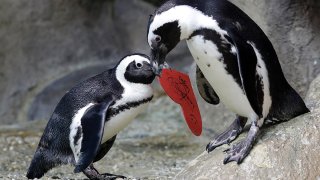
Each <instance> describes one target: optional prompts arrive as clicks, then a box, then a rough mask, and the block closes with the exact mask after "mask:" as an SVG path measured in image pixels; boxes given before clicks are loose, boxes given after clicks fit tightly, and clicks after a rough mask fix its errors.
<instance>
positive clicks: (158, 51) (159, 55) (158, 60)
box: [151, 46, 167, 76]
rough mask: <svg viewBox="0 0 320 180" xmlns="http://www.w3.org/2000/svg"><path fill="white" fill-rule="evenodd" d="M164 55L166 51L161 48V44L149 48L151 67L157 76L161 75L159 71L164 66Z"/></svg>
mask: <svg viewBox="0 0 320 180" xmlns="http://www.w3.org/2000/svg"><path fill="white" fill-rule="evenodd" d="M164 49H165V48H164ZM166 55H167V53H166V51H165V50H163V49H162V48H161V46H160V47H159V48H153V49H151V63H152V69H153V72H154V73H155V74H156V75H157V76H160V75H161V71H162V69H163V68H164V64H165V58H166Z"/></svg>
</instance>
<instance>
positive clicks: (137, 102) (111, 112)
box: [107, 96, 153, 120]
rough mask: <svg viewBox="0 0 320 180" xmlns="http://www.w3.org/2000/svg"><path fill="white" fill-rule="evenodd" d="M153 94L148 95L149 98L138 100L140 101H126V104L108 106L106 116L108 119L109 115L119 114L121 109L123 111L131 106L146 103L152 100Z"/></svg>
mask: <svg viewBox="0 0 320 180" xmlns="http://www.w3.org/2000/svg"><path fill="white" fill-rule="evenodd" d="M152 98H153V96H151V97H149V98H146V99H143V100H140V101H135V102H128V103H126V104H123V105H120V106H117V107H116V108H110V109H109V110H108V112H107V117H108V119H107V120H109V119H110V118H111V117H113V116H115V115H117V114H119V113H120V112H122V111H125V110H129V109H131V108H134V107H138V106H140V105H141V104H145V103H148V102H150V101H151V100H152Z"/></svg>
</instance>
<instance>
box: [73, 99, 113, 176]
mask: <svg viewBox="0 0 320 180" xmlns="http://www.w3.org/2000/svg"><path fill="white" fill-rule="evenodd" d="M112 102H113V98H112V97H111V96H108V97H107V98H106V99H105V100H104V101H103V102H101V103H98V104H95V105H93V106H92V107H90V108H89V109H88V110H87V112H86V113H85V114H84V115H83V117H82V118H81V126H82V133H83V137H82V138H83V139H82V144H81V149H80V156H79V160H78V161H77V162H76V167H75V169H74V172H75V173H78V172H81V171H83V170H85V169H86V168H87V167H88V166H89V165H90V164H91V163H92V162H93V160H94V158H95V156H96V155H97V152H98V150H99V146H100V143H101V139H102V135H103V131H104V124H105V115H106V112H107V110H108V108H109V106H110V104H111V103H112Z"/></svg>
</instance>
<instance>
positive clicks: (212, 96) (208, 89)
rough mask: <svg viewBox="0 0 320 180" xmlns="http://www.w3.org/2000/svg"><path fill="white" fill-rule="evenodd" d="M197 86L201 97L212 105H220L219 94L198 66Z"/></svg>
mask: <svg viewBox="0 0 320 180" xmlns="http://www.w3.org/2000/svg"><path fill="white" fill-rule="evenodd" d="M196 74H197V86H198V91H199V93H200V95H201V97H202V98H203V99H204V100H205V101H206V102H208V103H210V104H215V105H216V104H219V102H220V99H219V96H218V95H217V93H216V92H215V91H214V90H213V88H212V86H211V85H210V83H209V82H208V80H207V79H206V78H205V77H204V75H203V73H202V71H201V70H200V68H199V67H198V66H197V72H196Z"/></svg>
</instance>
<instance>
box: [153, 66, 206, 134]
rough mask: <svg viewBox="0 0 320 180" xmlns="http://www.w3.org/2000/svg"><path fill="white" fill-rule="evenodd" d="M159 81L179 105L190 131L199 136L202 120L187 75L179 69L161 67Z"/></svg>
mask: <svg viewBox="0 0 320 180" xmlns="http://www.w3.org/2000/svg"><path fill="white" fill-rule="evenodd" d="M159 82H160V84H161V86H162V88H163V89H164V91H165V92H166V93H167V95H168V96H169V97H170V98H171V99H172V100H173V101H174V102H176V103H177V104H179V105H180V106H181V108H182V112H183V115H184V118H185V120H186V122H187V124H188V126H189V128H190V130H191V132H192V133H193V134H194V135H196V136H200V135H201V132H202V120H201V115H200V111H199V107H198V103H197V101H196V97H195V95H194V92H193V89H192V86H191V81H190V78H189V76H188V75H187V74H184V73H181V72H179V71H175V70H171V69H163V70H162V73H161V77H159Z"/></svg>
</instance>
